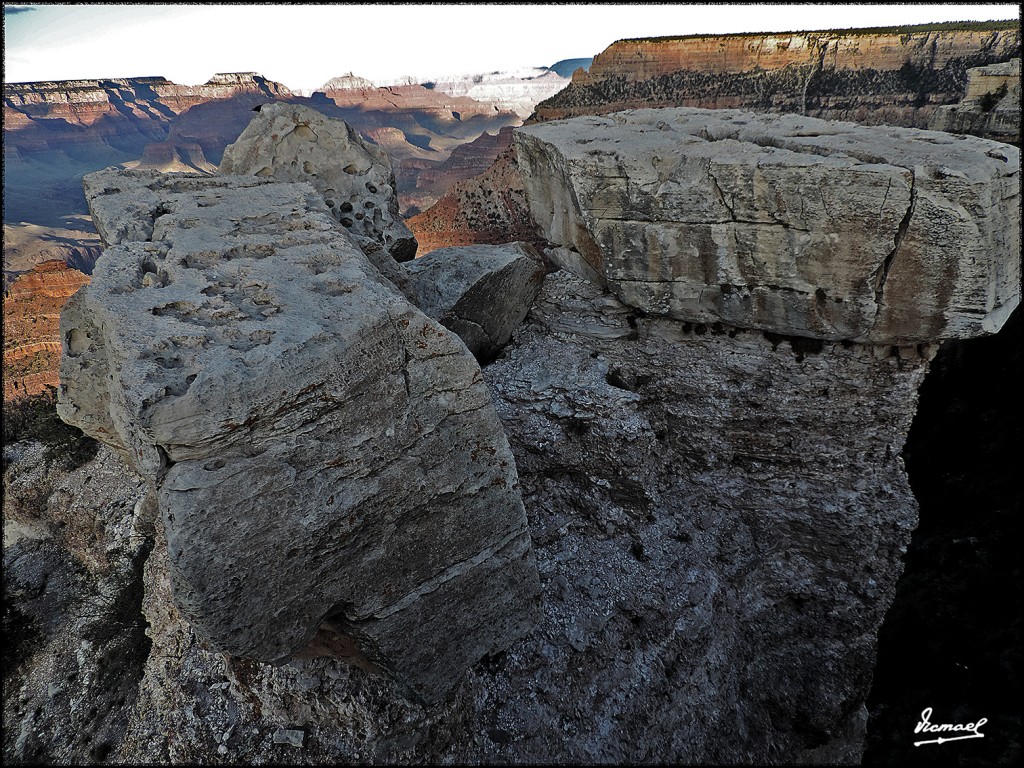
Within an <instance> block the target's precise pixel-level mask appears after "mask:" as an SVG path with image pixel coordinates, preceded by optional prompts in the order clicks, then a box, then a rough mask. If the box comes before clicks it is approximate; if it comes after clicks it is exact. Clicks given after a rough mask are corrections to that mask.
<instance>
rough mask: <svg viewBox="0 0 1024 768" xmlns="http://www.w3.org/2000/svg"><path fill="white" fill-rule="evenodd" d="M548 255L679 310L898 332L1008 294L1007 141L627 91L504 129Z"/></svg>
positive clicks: (1016, 276) (646, 303)
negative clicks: (613, 107)
mask: <svg viewBox="0 0 1024 768" xmlns="http://www.w3.org/2000/svg"><path fill="white" fill-rule="evenodd" d="M515 144H516V148H517V152H518V157H519V162H520V165H521V166H522V168H523V173H524V178H525V183H526V192H527V197H528V198H529V203H530V210H531V212H532V215H533V217H534V219H535V220H536V222H537V224H538V225H539V226H540V229H541V233H542V234H543V235H544V236H545V237H546V238H547V239H548V240H550V241H551V242H552V243H554V244H555V245H556V246H558V248H557V249H556V250H555V251H554V252H553V253H554V256H555V258H557V259H559V263H560V264H562V265H563V266H565V267H566V268H569V269H573V270H574V271H576V272H577V274H581V275H583V276H585V277H588V278H589V279H592V280H593V279H595V276H596V279H597V281H598V282H604V281H606V282H607V285H608V286H609V288H610V290H611V291H612V292H613V293H614V294H615V295H617V296H618V297H619V298H620V299H622V300H623V301H624V302H625V303H627V304H629V305H631V306H634V307H637V308H639V309H643V310H644V311H645V312H649V313H651V314H657V315H665V316H669V317H673V318H676V319H679V320H685V321H689V322H696V323H713V322H723V323H727V324H730V325H735V326H738V327H745V328H758V329H762V330H767V331H772V332H775V333H782V334H787V335H795V336H808V337H812V338H818V339H828V340H841V339H847V340H851V341H856V342H862V343H871V344H900V345H908V344H914V343H920V342H928V341H933V340H937V339H945V338H966V337H971V336H977V335H982V334H990V333H995V332H996V331H998V329H999V328H1000V327H1001V326H1002V324H1003V322H1004V321H1005V320H1006V318H1007V317H1008V316H1009V314H1010V313H1011V312H1012V311H1013V309H1014V308H1015V307H1016V306H1017V304H1018V303H1019V300H1020V209H1021V198H1020V167H1019V166H1020V153H1019V150H1018V149H1016V148H1015V147H1011V146H1008V145H1005V144H1000V143H997V142H992V141H987V140H984V139H979V138H975V137H969V136H956V137H954V136H950V135H948V134H942V133H937V132H927V131H918V130H914V129H909V128H888V127H887V128H874V127H866V126H860V125H855V124H853V123H837V122H828V121H824V120H817V119H813V118H807V117H801V116H798V115H755V114H748V113H743V112H739V111H736V110H699V109H640V110H633V111H627V112H620V113H616V114H612V115H608V116H604V117H579V118H575V119H571V120H560V121H553V122H549V123H541V124H536V125H532V126H528V127H525V128H522V129H520V130H518V131H517V132H516V133H515Z"/></svg>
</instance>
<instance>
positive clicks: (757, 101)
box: [536, 22, 1020, 128]
mask: <svg viewBox="0 0 1024 768" xmlns="http://www.w3.org/2000/svg"><path fill="white" fill-rule="evenodd" d="M1015 56H1017V57H1019V56H1020V25H1019V23H1017V22H989V23H977V24H965V25H941V24H938V25H931V26H929V27H926V28H924V27H922V28H918V27H911V28H907V29H906V30H896V31H890V30H872V29H865V30H856V31H832V32H826V31H823V32H799V33H777V34H771V35H765V34H758V35H715V36H700V37H697V36H694V37H662V38H647V39H639V40H620V41H618V42H615V43H613V44H612V45H611V46H609V47H608V48H607V49H606V50H605V51H604V52H602V53H601V54H599V55H598V56H597V57H596V58H595V59H594V62H593V65H592V66H591V67H590V70H589V71H587V72H577V73H576V74H574V76H573V81H572V83H571V84H570V85H569V86H568V87H567V88H566V89H565V90H564V91H561V92H560V93H558V94H556V95H555V96H553V97H551V98H550V99H548V100H547V101H545V102H542V103H541V104H539V105H538V106H537V112H536V118H537V119H538V120H553V119H559V118H564V117H572V116H576V115H585V114H604V113H607V112H616V111H619V110H623V109H633V108H636V107H661V106H666V107H667V106H679V107H704V108H712V109H723V108H726V109H728V108H731V109H751V110H755V111H767V112H793V113H797V114H804V115H808V116H813V117H821V118H826V119H830V120H851V121H853V122H858V123H864V124H868V125H880V124H888V125H900V126H906V127H913V128H926V127H927V126H928V120H929V118H930V117H931V115H932V113H933V112H934V110H935V108H936V107H937V106H938V105H941V104H953V103H956V102H958V101H959V100H960V99H961V98H962V97H963V94H964V89H965V87H966V84H967V70H968V69H970V68H971V67H979V66H984V65H986V64H994V63H997V62H1003V61H1007V60H1009V59H1011V58H1013V57H1015Z"/></svg>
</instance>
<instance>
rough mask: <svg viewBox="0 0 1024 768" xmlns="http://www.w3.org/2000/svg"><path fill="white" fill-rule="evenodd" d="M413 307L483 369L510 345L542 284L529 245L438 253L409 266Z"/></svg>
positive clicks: (541, 268) (540, 262)
mask: <svg viewBox="0 0 1024 768" xmlns="http://www.w3.org/2000/svg"><path fill="white" fill-rule="evenodd" d="M408 270H409V272H410V276H411V282H412V284H413V290H414V292H415V303H416V305H417V306H418V307H419V308H420V309H421V310H423V312H424V313H426V314H427V315H428V316H430V317H432V318H434V319H435V320H437V321H439V322H440V323H441V324H442V325H443V326H445V327H446V328H448V329H450V330H451V331H454V332H455V333H457V334H458V335H459V337H460V338H461V339H462V340H463V341H464V342H465V343H466V346H467V347H469V351H470V352H472V353H473V355H474V356H475V357H476V358H477V360H479V361H480V362H482V363H486V362H489V361H490V360H491V359H493V358H494V357H495V355H497V354H498V352H500V351H501V350H502V348H503V347H504V346H505V345H506V344H508V342H509V340H510V339H511V338H512V332H513V331H514V330H515V329H516V328H517V327H518V326H519V324H520V323H522V322H523V319H524V318H525V317H526V313H527V312H529V310H530V307H531V306H533V301H534V299H535V298H537V292H538V291H539V290H540V284H541V280H543V278H544V272H545V269H544V263H543V260H542V259H541V257H540V254H538V253H537V251H536V250H535V249H534V248H533V247H532V246H531V245H529V244H528V243H512V244H510V245H506V246H487V245H477V246H464V247H453V248H441V249H438V250H436V251H433V252H431V253H430V254H429V255H428V256H424V257H423V258H421V259H416V260H415V261H413V262H410V263H409V266H408Z"/></svg>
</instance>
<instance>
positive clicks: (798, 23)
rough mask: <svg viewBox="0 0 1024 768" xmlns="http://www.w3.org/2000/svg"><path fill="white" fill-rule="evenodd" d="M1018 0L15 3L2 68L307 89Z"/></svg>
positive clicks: (1005, 14)
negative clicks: (250, 77) (347, 79)
mask: <svg viewBox="0 0 1024 768" xmlns="http://www.w3.org/2000/svg"><path fill="white" fill-rule="evenodd" d="M1018 17H1019V10H1018V6H1016V5H1003V4H1000V5H996V4H979V5H948V4H946V5H913V4H907V5H832V4H826V3H818V4H807V5H739V4H732V3H722V4H718V5H692V4H690V5H684V4H673V5H661V4H655V5H642V4H633V5H590V4H585V3H577V4H563V5H543V4H537V5H445V4H434V5H383V4H372V3H371V4H362V5H352V4H345V5H337V4H335V5H329V6H327V5H298V6H284V5H274V4H270V5H233V6H226V5H207V4H202V5H196V4H192V5H188V4H177V5H92V4H87V5H82V4H79V5H73V4H72V5H68V4H60V5H50V4H41V5H14V4H6V3H5V4H4V33H5V35H4V38H5V39H4V81H5V82H26V81H35V80H73V79H97V78H114V77H140V76H146V75H162V76H164V77H166V78H167V79H169V80H171V81H173V82H176V83H180V84H183V85H194V84H197V83H203V82H206V80H208V79H209V78H210V76H211V75H213V74H214V73H216V72H247V71H255V72H259V73H261V74H263V75H265V76H266V77H268V78H270V79H271V80H276V81H278V82H280V83H283V84H284V85H286V86H288V87H289V88H292V89H293V90H302V91H310V90H313V89H315V88H317V87H318V86H320V85H322V84H323V83H325V82H326V81H327V80H329V79H330V78H332V77H336V76H338V75H343V74H346V73H348V72H353V73H355V74H357V75H361V76H363V77H366V78H369V79H371V80H375V81H378V82H379V81H384V80H395V79H397V78H400V77H403V76H406V75H408V76H411V77H413V78H414V79H415V80H417V81H420V80H427V79H430V78H432V77H438V76H441V75H448V74H465V73H483V72H491V71H495V70H512V69H517V68H520V67H525V66H546V65H550V64H554V63H555V62H556V61H558V60H559V59H568V58H579V57H587V56H593V55H595V54H597V53H600V52H601V51H602V50H604V49H605V48H606V47H607V46H608V45H609V44H611V43H612V42H614V41H615V40H619V39H622V38H627V37H656V36H661V35H688V34H716V33H725V32H779V31H790V30H815V29H842V28H850V27H868V26H888V25H894V24H921V23H928V22H939V21H988V20H994V19H1013V18H1018Z"/></svg>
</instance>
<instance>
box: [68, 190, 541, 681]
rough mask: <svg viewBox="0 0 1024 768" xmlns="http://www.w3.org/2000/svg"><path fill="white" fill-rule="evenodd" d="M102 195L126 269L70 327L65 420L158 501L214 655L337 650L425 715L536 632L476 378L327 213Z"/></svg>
mask: <svg viewBox="0 0 1024 768" xmlns="http://www.w3.org/2000/svg"><path fill="white" fill-rule="evenodd" d="M86 187H87V190H89V194H90V201H91V206H92V209H93V211H94V215H96V218H97V221H98V226H100V227H101V229H102V231H104V232H105V234H104V239H105V240H106V241H107V242H108V243H109V244H110V247H108V248H107V250H106V252H105V253H104V254H103V256H102V257H101V258H100V260H99V261H98V262H97V266H96V270H95V272H94V273H93V278H92V283H91V284H90V285H89V286H87V287H86V288H85V289H83V290H82V291H80V292H79V293H78V294H77V295H76V296H75V297H74V298H73V299H72V301H71V302H70V303H69V305H68V307H67V309H66V310H65V312H64V314H63V316H62V319H61V336H62V338H63V340H64V358H63V364H62V369H61V389H60V396H59V407H58V410H59V413H60V415H61V417H62V418H63V419H64V420H65V421H68V422H69V423H72V424H76V425H78V426H79V427H81V428H82V429H83V430H85V431H86V432H87V433H89V434H90V435H93V436H94V437H96V438H98V439H100V440H102V441H103V442H105V443H107V444H109V445H111V446H113V447H115V448H117V449H118V450H119V451H120V452H121V453H122V454H123V455H124V456H125V458H126V459H127V460H128V461H129V463H130V464H131V465H132V466H133V467H134V468H135V469H136V470H137V471H138V472H139V473H140V474H141V475H142V476H143V477H145V478H146V479H147V480H148V482H149V483H150V484H151V485H152V488H153V491H154V493H155V497H156V499H157V501H158V503H159V509H160V512H161V515H162V519H163V524H164V527H165V529H166V538H167V546H168V556H169V567H170V570H171V579H172V584H173V588H174V595H175V600H176V602H177V603H178V606H179V607H180V609H181V611H182V613H183V614H184V615H185V617H186V618H187V619H188V620H189V621H190V622H191V623H192V625H193V626H194V627H195V629H196V630H197V631H198V633H199V634H200V635H201V636H202V637H203V638H204V639H205V641H206V642H207V643H208V644H209V646H210V647H211V648H213V649H215V650H218V651H222V652H226V653H228V654H230V655H232V656H239V657H245V658H249V659H255V660H258V661H264V662H274V663H278V662H284V661H286V660H288V659H290V658H292V657H294V656H296V655H297V654H307V655H308V654H309V653H310V652H314V651H315V650H316V648H323V647H331V648H334V649H335V650H336V651H337V650H338V649H341V652H342V653H344V654H347V655H352V656H355V657H356V658H358V659H361V660H362V661H361V663H363V664H365V665H367V666H375V667H378V668H383V669H384V670H386V671H388V672H390V673H391V674H392V675H394V676H395V677H396V678H397V679H399V680H400V681H402V682H403V683H405V684H406V685H408V686H409V688H410V689H411V690H412V691H413V692H414V693H415V694H417V695H419V696H420V697H422V698H423V699H425V700H428V701H430V700H436V699H438V698H440V697H441V696H443V695H444V694H445V693H446V692H447V691H448V690H449V689H450V688H451V687H452V686H453V685H454V684H455V683H456V682H457V681H458V680H459V676H460V675H461V673H462V672H463V671H464V670H465V669H467V668H468V667H469V666H470V665H471V664H473V663H474V662H476V661H477V660H478V659H480V658H481V657H482V656H484V655H485V654H488V653H493V652H496V651H498V650H500V649H502V648H504V647H505V646H507V645H508V643H509V642H511V641H512V640H513V639H515V638H517V637H519V636H521V635H522V634H523V633H524V632H525V631H527V630H528V629H529V627H530V625H531V621H532V615H533V614H532V612H533V610H534V609H533V602H534V599H535V596H536V594H537V591H538V579H537V572H536V567H535V565H534V559H533V554H532V550H531V544H530V537H529V533H528V530H527V525H526V517H525V513H524V509H523V503H522V500H521V497H520V492H519V489H518V482H517V476H516V469H515V462H514V460H513V457H512V454H511V453H510V451H509V446H508V442H507V440H506V438H505V435H504V433H503V431H502V427H501V424H500V423H499V421H498V419H497V417H496V415H495V413H494V410H493V407H492V405H491V401H490V398H489V396H488V392H487V390H486V388H485V386H484V383H483V380H482V377H481V373H480V368H479V366H478V365H477V363H476V361H475V360H474V359H473V358H472V356H470V355H469V354H468V353H467V351H466V349H465V347H464V346H463V345H462V344H461V343H460V342H459V341H458V339H457V338H456V337H455V336H454V335H453V334H451V333H450V332H449V331H447V330H446V329H445V328H443V327H442V326H441V325H439V324H438V323H437V322H435V321H434V320H431V319H430V318H428V317H427V316H426V315H424V314H423V313H421V312H420V311H419V310H417V309H416V308H415V307H414V306H412V305H411V304H410V303H409V302H408V301H407V300H406V299H405V298H404V297H403V296H402V295H401V294H400V293H399V292H398V291H396V290H394V288H393V287H392V286H391V285H390V284H389V283H387V282H386V281H384V280H382V279H381V278H380V276H379V274H378V273H377V271H376V270H375V269H374V268H373V267H372V266H371V264H370V263H369V262H368V260H367V259H366V257H365V256H364V255H363V254H362V253H361V252H360V251H359V250H358V249H357V248H355V247H354V246H353V245H352V243H351V241H350V240H349V238H348V237H347V236H346V235H345V234H344V233H343V232H341V231H340V230H339V229H338V228H337V226H336V224H335V222H334V221H333V220H332V217H331V214H330V212H329V210H328V209H327V207H326V206H325V204H324V202H323V200H322V199H321V197H320V196H319V194H317V192H316V191H315V190H314V189H313V188H312V187H310V186H309V185H308V184H298V183H279V182H272V181H268V180H266V179H261V178H257V177H240V176H221V177H202V176H198V175H177V176H163V175H161V174H159V173H153V172H118V171H114V170H108V171H103V172H100V173H98V174H93V175H91V176H90V177H87V183H86ZM127 199H134V200H135V201H136V205H135V208H134V210H133V212H130V209H129V207H128V206H126V205H125V201H126V200H127ZM115 211H121V212H122V213H121V214H120V216H121V218H120V219H118V220H116V221H115V220H114V219H113V218H111V217H112V212H115ZM126 212H127V213H126ZM325 636H326V639H325ZM314 640H315V642H313V641H314ZM311 644H312V646H315V647H314V648H313V650H312V651H311Z"/></svg>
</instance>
